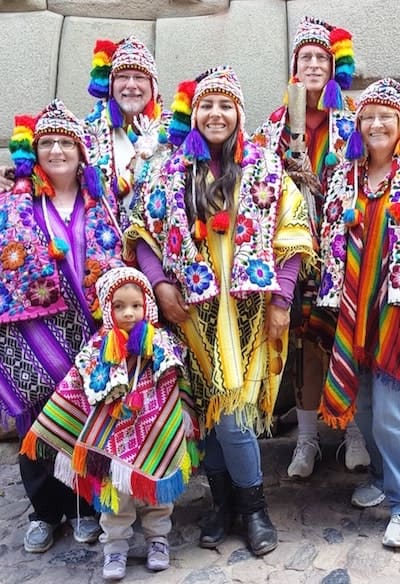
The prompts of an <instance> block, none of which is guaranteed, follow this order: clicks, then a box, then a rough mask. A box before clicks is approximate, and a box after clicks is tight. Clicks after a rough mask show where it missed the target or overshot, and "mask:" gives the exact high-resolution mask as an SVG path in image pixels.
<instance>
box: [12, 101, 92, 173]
mask: <svg viewBox="0 0 400 584" xmlns="http://www.w3.org/2000/svg"><path fill="white" fill-rule="evenodd" d="M45 134H63V135H65V136H70V137H71V138H73V139H74V140H75V141H76V142H77V143H78V144H79V147H80V149H81V151H82V155H83V157H84V159H85V162H87V160H88V155H87V150H86V144H85V133H84V127H83V124H82V122H81V121H80V120H79V119H78V118H77V117H76V116H74V114H73V113H72V112H70V111H69V110H68V109H67V108H66V107H65V105H64V103H63V102H62V101H61V100H59V99H54V100H53V101H52V102H50V103H49V105H47V106H46V107H45V108H44V110H43V111H42V112H41V113H40V114H39V115H37V116H36V117H32V116H16V117H15V127H14V131H13V135H12V137H11V140H10V143H9V149H10V152H11V158H12V160H13V162H14V164H15V167H16V169H15V172H16V176H17V177H30V176H31V174H32V170H33V167H34V165H35V164H36V151H35V147H34V145H35V143H36V142H37V141H38V139H39V138H40V136H43V135H45Z"/></svg>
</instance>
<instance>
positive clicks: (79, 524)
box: [69, 517, 101, 543]
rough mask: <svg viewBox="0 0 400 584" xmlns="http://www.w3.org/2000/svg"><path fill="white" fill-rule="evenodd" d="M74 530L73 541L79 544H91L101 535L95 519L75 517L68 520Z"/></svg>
mask: <svg viewBox="0 0 400 584" xmlns="http://www.w3.org/2000/svg"><path fill="white" fill-rule="evenodd" d="M69 522H70V524H71V527H72V529H73V530H74V539H75V541H77V542H79V543H93V542H95V541H97V538H98V537H99V535H100V533H101V527H100V525H99V523H98V521H97V519H96V517H79V518H78V517H75V518H74V519H70V520H69Z"/></svg>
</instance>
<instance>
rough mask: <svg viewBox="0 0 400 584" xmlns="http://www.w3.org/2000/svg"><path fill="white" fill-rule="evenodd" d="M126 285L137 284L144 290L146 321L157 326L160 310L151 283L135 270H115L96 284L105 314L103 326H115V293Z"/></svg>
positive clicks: (109, 271)
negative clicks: (113, 306) (113, 314)
mask: <svg viewBox="0 0 400 584" xmlns="http://www.w3.org/2000/svg"><path fill="white" fill-rule="evenodd" d="M124 284H136V285H137V286H139V288H141V289H142V290H143V294H144V299H145V314H144V318H145V320H146V321H148V322H150V323H151V324H153V325H155V324H156V323H157V321H158V309H157V304H156V300H155V297H154V293H153V290H152V288H151V285H150V282H149V281H148V279H147V278H146V276H145V275H144V274H142V272H139V271H138V270H136V269H135V268H130V267H121V268H113V269H111V270H108V272H106V273H105V274H103V275H102V276H101V277H100V278H99V279H98V280H97V282H96V292H97V296H98V298H99V303H100V308H101V310H102V313H103V325H104V327H105V328H106V329H112V328H113V326H114V323H113V318H112V299H113V295H114V292H115V291H116V290H117V289H118V288H120V287H121V286H123V285H124Z"/></svg>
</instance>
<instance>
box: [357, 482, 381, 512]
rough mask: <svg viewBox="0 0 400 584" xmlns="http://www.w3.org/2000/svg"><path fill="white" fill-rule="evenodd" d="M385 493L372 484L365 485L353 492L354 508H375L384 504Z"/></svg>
mask: <svg viewBox="0 0 400 584" xmlns="http://www.w3.org/2000/svg"><path fill="white" fill-rule="evenodd" d="M384 498H385V493H384V492H383V491H382V489H379V488H378V487H376V486H375V485H373V484H372V483H364V484H362V485H360V486H359V487H357V488H356V489H355V490H354V491H353V495H352V497H351V504H352V505H354V507H361V508H364V507H375V506H376V505H379V503H382V501H383V500H384Z"/></svg>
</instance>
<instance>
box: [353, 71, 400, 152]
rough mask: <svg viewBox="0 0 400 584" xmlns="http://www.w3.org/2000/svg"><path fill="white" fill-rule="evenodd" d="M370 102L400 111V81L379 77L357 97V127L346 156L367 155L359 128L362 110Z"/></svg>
mask: <svg viewBox="0 0 400 584" xmlns="http://www.w3.org/2000/svg"><path fill="white" fill-rule="evenodd" d="M369 104H377V105H386V106H388V107H391V108H394V109H396V110H397V111H399V112H400V83H399V82H398V81H396V80H395V79H391V78H390V77H385V78H384V79H379V81H375V82H374V83H371V85H368V87H367V88H366V89H364V91H363V92H362V93H361V95H360V96H359V98H358V99H357V110H356V127H355V129H354V131H353V132H352V134H351V135H350V137H349V139H348V141H347V146H346V158H347V159H348V160H358V159H360V158H363V157H364V156H365V145H364V142H363V139H362V136H361V133H360V131H359V130H358V121H359V118H360V112H361V110H362V109H363V108H364V107H365V106H366V105H369Z"/></svg>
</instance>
